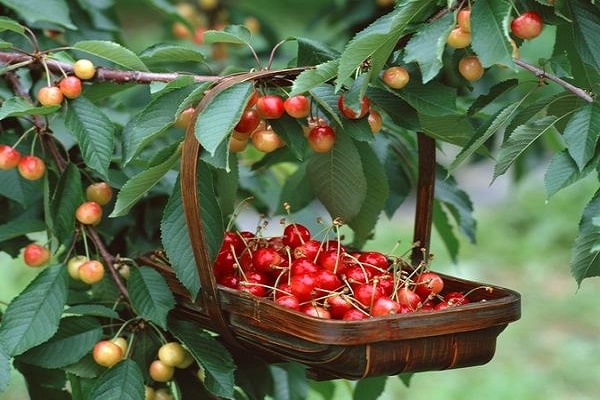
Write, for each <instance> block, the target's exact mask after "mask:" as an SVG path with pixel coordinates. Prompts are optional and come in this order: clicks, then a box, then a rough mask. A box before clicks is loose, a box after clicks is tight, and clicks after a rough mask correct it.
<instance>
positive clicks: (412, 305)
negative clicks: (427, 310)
mask: <svg viewBox="0 0 600 400" xmlns="http://www.w3.org/2000/svg"><path fill="white" fill-rule="evenodd" d="M396 298H397V300H398V303H400V304H402V305H405V306H407V307H408V308H409V309H410V310H416V309H417V308H418V307H419V304H420V303H421V298H420V297H419V295H418V294H416V293H415V292H413V291H412V290H410V289H409V288H407V287H406V286H403V287H401V288H400V289H398V290H397V291H396Z"/></svg>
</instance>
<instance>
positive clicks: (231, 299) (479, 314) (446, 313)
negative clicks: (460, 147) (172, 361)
mask: <svg viewBox="0 0 600 400" xmlns="http://www.w3.org/2000/svg"><path fill="white" fill-rule="evenodd" d="M300 70H301V69H294V70H285V71H262V72H256V73H249V74H244V75H240V76H237V77H234V78H233V79H224V80H223V81H221V83H219V84H217V85H216V86H214V87H213V89H211V91H213V90H214V91H216V92H218V91H220V90H223V89H225V88H227V87H230V86H232V85H234V84H236V83H238V82H241V81H246V80H253V81H257V80H261V79H269V80H276V79H289V78H290V77H292V76H295V75H297V74H298V73H299V72H300ZM208 97H209V96H205V98H204V99H203V101H201V102H200V104H199V106H198V109H197V111H196V115H197V114H198V112H199V110H201V109H202V108H203V107H204V105H205V104H206V102H207V101H208V100H206V99H207V98H208ZM193 126H194V123H191V124H190V128H189V129H188V130H187V132H186V138H185V141H184V146H183V152H182V159H181V168H180V171H181V187H182V199H183V206H184V212H185V218H186V223H187V226H188V229H189V233H190V239H191V242H192V245H193V250H194V257H195V261H196V267H197V269H198V274H199V277H200V283H201V287H202V289H201V293H200V295H199V298H198V300H197V301H196V302H193V301H192V300H191V298H190V295H189V293H188V292H187V291H186V290H185V288H184V287H183V286H182V285H181V283H180V282H179V281H178V280H177V278H176V277H175V273H174V271H173V269H172V268H171V267H170V266H169V264H168V261H167V260H166V259H165V258H164V257H163V256H161V254H160V253H155V254H153V255H148V256H145V257H142V258H141V261H142V263H144V264H146V265H149V266H152V267H154V268H156V269H157V270H158V271H159V272H160V273H161V274H162V275H163V276H164V277H165V278H166V279H167V282H168V283H169V286H170V287H171V289H172V290H173V292H174V293H175V295H176V298H177V307H176V309H175V311H174V312H175V313H176V314H178V316H179V317H180V318H181V317H183V318H185V319H187V320H189V321H194V322H196V323H197V324H198V326H199V327H202V328H205V329H209V330H212V331H214V332H216V333H218V334H220V336H221V338H222V339H223V341H224V343H225V344H226V345H227V346H228V347H229V348H230V349H231V351H232V352H237V351H242V352H246V353H247V352H252V353H253V354H255V355H257V356H259V357H262V358H264V359H266V360H267V361H269V362H277V361H297V362H300V363H302V364H304V365H306V366H307V367H308V374H309V375H310V376H311V377H312V378H313V379H318V380H325V379H335V378H345V379H360V378H364V377H368V376H380V375H395V374H398V373H402V372H419V371H426V370H442V369H448V368H459V367H467V366H475V365H481V364H485V363H487V362H488V361H489V360H490V359H491V358H492V357H493V355H494V352H495V348H496V338H497V336H498V335H499V334H500V332H502V330H504V329H505V327H506V326H507V325H508V323H510V322H513V321H516V320H518V319H519V317H520V295H519V294H518V293H516V292H514V291H512V290H508V289H505V288H501V287H496V286H493V285H487V284H483V283H480V282H473V281H467V280H463V279H458V278H455V277H451V276H444V275H441V276H442V278H443V279H444V284H445V288H444V292H449V291H461V292H467V291H469V290H471V289H473V288H476V287H479V286H482V285H485V286H490V287H492V288H493V291H492V292H491V293H488V292H485V291H475V292H474V293H473V294H472V295H471V296H470V297H469V299H470V300H471V303H469V304H466V305H462V306H459V307H452V308H448V309H446V310H443V311H435V312H414V313H408V314H398V315H392V316H387V317H379V318H368V319H363V320H359V321H339V320H324V319H319V318H314V317H311V316H308V315H305V314H302V313H298V312H295V311H291V310H289V309H287V308H284V307H282V306H279V305H277V304H276V303H274V302H273V301H271V300H269V299H264V298H259V297H255V296H252V295H250V294H248V293H246V292H241V291H236V290H233V289H230V288H227V287H223V286H220V285H217V283H216V280H215V277H214V275H213V272H212V263H211V260H210V258H209V255H208V251H207V248H206V245H205V240H204V231H203V229H202V218H201V215H200V206H199V204H200V202H201V201H202V199H199V198H198V196H197V191H196V190H194V189H193V188H196V187H197V183H198V175H197V163H198V158H199V154H200V145H199V143H198V141H197V140H196V138H195V135H194V130H193ZM418 143H419V165H418V170H419V180H418V184H417V203H416V210H415V227H414V241H415V242H419V243H420V244H421V247H424V248H428V245H429V238H430V234H431V225H432V208H433V186H434V180H435V142H434V140H433V139H431V138H429V137H427V136H425V135H423V134H419V135H418ZM201 178H202V177H200V179H201ZM414 257H415V259H416V258H420V257H422V253H421V252H420V250H419V249H416V250H415V254H414ZM442 294H443V293H442Z"/></svg>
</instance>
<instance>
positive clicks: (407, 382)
mask: <svg viewBox="0 0 600 400" xmlns="http://www.w3.org/2000/svg"><path fill="white" fill-rule="evenodd" d="M414 375H415V374H414V373H413V372H404V373H402V374H399V375H398V378H400V380H401V381H402V383H404V386H406V387H409V386H410V381H411V379H412V377H413V376H414Z"/></svg>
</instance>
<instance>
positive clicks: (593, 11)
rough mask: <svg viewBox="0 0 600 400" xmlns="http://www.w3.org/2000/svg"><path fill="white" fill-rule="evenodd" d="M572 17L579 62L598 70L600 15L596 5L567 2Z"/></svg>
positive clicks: (578, 0)
mask: <svg viewBox="0 0 600 400" xmlns="http://www.w3.org/2000/svg"><path fill="white" fill-rule="evenodd" d="M569 8H570V9H571V14H572V16H573V24H572V26H573V33H574V35H573V36H574V37H573V39H574V44H575V48H576V49H577V53H578V54H579V57H581V60H582V61H583V62H584V63H586V64H588V65H590V66H592V67H594V68H596V69H600V48H599V47H600V46H598V43H600V30H598V27H599V26H600V13H599V12H598V5H597V4H595V5H594V4H591V3H590V2H587V1H583V0H574V1H570V2H569Z"/></svg>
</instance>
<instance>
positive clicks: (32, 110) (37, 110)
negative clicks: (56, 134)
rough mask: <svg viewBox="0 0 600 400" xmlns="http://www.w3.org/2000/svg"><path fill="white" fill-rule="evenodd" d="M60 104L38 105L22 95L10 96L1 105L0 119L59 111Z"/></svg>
mask: <svg viewBox="0 0 600 400" xmlns="http://www.w3.org/2000/svg"><path fill="white" fill-rule="evenodd" d="M59 108H60V106H40V107H36V106H34V105H33V104H31V103H30V102H28V101H27V100H25V99H24V98H22V97H10V98H8V99H6V100H5V101H4V102H3V103H2V105H1V106H0V120H2V119H5V118H8V117H23V116H26V115H46V114H51V113H53V112H55V111H57V110H58V109H59Z"/></svg>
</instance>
